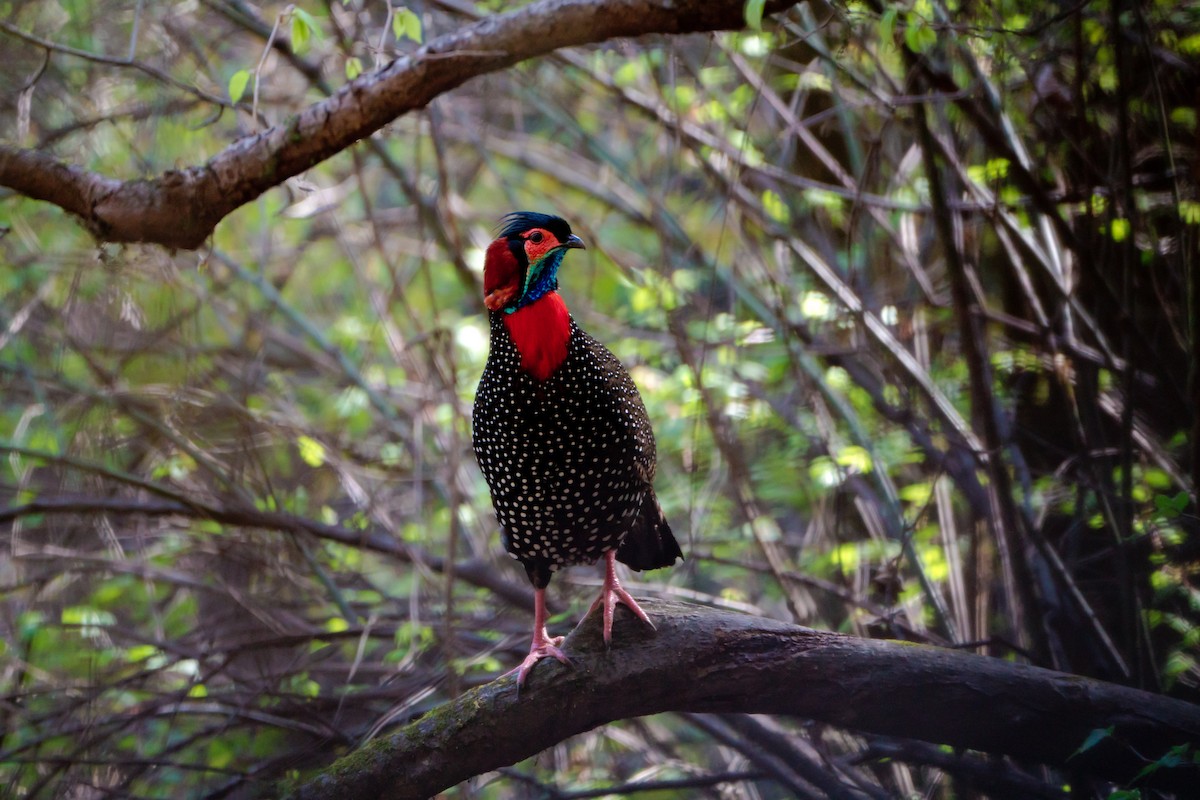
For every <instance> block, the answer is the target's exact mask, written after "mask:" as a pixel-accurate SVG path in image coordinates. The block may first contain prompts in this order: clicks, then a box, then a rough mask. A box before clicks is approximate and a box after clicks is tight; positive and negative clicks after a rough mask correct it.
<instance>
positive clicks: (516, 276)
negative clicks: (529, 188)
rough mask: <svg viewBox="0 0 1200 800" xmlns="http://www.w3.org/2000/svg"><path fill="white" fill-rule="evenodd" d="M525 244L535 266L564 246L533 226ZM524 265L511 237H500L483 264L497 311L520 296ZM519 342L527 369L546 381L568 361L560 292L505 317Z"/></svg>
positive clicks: (489, 302)
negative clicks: (514, 253)
mask: <svg viewBox="0 0 1200 800" xmlns="http://www.w3.org/2000/svg"><path fill="white" fill-rule="evenodd" d="M518 235H519V236H520V238H521V239H522V240H524V245H523V247H524V250H525V258H526V259H527V262H528V263H529V264H534V263H536V262H537V261H538V259H540V258H542V257H543V256H545V255H546V254H547V253H549V252H550V251H551V250H553V249H554V248H556V247H559V246H561V244H562V243H561V242H559V240H558V238H557V237H556V236H555V235H554V234H553V233H551V232H550V231H548V230H546V229H545V228H532V229H530V230H527V231H523V232H521V233H520V234H518ZM522 277H523V276H522V275H521V269H520V264H518V263H517V259H516V258H515V257H514V256H513V254H512V250H510V249H509V240H508V239H503V238H501V239H496V240H495V241H494V242H492V243H491V244H490V245H488V249H487V255H486V256H485V258H484V265H483V302H484V305H486V306H487V307H488V309H489V310H491V311H499V310H501V309H503V308H504V307H506V306H508V305H509V304H510V303H512V301H513V300H515V299H516V298H518V297H520V295H521V292H522V291H524V289H525V287H524V286H523V285H522ZM504 322H505V325H506V326H507V327H508V331H509V335H510V336H512V339H513V344H515V345H516V346H517V350H518V351H519V352H520V353H521V366H522V368H524V369H525V371H526V372H528V373H529V374H531V375H533V377H535V378H537V379H538V380H540V381H544V380H546V379H547V378H549V377H550V376H551V375H552V374H554V371H555V370H556V369H558V366H559V365H560V364H562V362H563V360H564V359H566V357H567V340H568V339H569V338H570V336H571V323H570V317H569V315H568V312H567V304H566V303H564V302H563V299H562V297H560V296H559V294H558V292H549V293H547V294H546V295H545V296H544V297H542V298H541V299H540V300H537V301H536V302H534V303H531V304H529V305H527V306H525V307H524V308H522V309H521V310H520V311H517V312H514V313H512V314H507V315H505V317H504Z"/></svg>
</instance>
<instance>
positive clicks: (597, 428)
mask: <svg viewBox="0 0 1200 800" xmlns="http://www.w3.org/2000/svg"><path fill="white" fill-rule="evenodd" d="M491 316H492V319H491V351H490V353H489V356H488V362H487V367H486V368H485V370H484V373H483V378H482V380H481V381H480V383H479V391H478V394H477V395H476V399H475V409H474V435H473V444H474V447H475V453H476V455H477V457H478V459H479V464H480V467H481V468H482V470H483V474H484V477H485V478H486V479H487V482H488V486H489V487H490V488H491V491H492V500H493V504H494V505H495V508H496V515H497V516H498V517H499V519H500V524H501V526H502V527H503V529H504V544H505V548H506V549H507V550H508V551H509V553H511V554H512V555H513V556H514V557H515V558H517V559H519V560H520V561H521V562H522V564H524V565H525V568H526V570H527V571H528V572H529V575H530V578H531V579H532V580H533V582H534V584H535V585H537V586H544V585H546V583H547V582H548V581H549V579H550V573H551V572H553V571H555V570H557V569H558V568H560V567H562V566H567V565H570V564H582V563H591V562H593V561H595V560H596V559H598V558H599V557H600V556H601V555H603V554H604V553H605V552H607V551H609V550H612V549H614V548H615V549H616V550H617V558H618V559H619V560H621V561H622V562H624V563H626V564H628V565H629V566H631V567H633V568H634V569H639V570H640V569H654V568H656V567H665V566H670V565H671V564H673V563H674V562H675V559H676V558H678V557H682V553H681V552H680V549H679V545H678V543H677V542H676V541H675V538H674V536H673V535H672V533H671V529H670V526H669V525H668V524H667V521H666V519H665V518H664V517H663V515H662V512H661V510H660V509H659V505H658V500H657V499H656V497H655V495H654V489H653V486H652V482H653V480H654V473H655V466H656V454H655V444H654V433H653V431H652V429H651V427H650V420H649V417H648V416H647V414H646V408H645V405H644V404H643V403H642V399H641V396H640V395H639V394H638V391H637V388H636V387H635V386H634V384H633V381H632V379H630V377H629V374H628V373H627V372H626V371H625V368H624V367H623V366H622V365H621V363H620V362H619V361H618V360H617V358H616V356H614V355H613V354H612V353H611V352H609V351H608V349H607V348H605V347H604V346H603V345H601V344H600V343H599V342H597V341H596V340H595V339H593V338H592V337H591V336H589V335H588V334H587V333H585V332H584V331H583V330H581V329H580V328H579V327H578V326H577V325H576V324H575V321H574V320H573V319H572V320H571V322H570V338H569V340H568V344H567V355H566V358H565V360H563V362H562V363H561V364H560V365H559V366H558V368H557V369H556V370H555V371H554V373H553V374H551V375H550V376H549V377H548V378H547V379H546V380H537V379H536V378H534V377H533V376H532V375H530V374H529V373H528V372H527V371H525V370H523V369H522V368H521V356H520V354H519V352H518V351H517V347H516V345H515V344H514V343H513V341H512V337H511V336H510V335H509V331H508V329H507V326H506V325H505V324H504V319H503V315H502V314H499V313H494V314H492V315H491Z"/></svg>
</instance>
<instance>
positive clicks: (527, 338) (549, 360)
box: [504, 292, 571, 381]
mask: <svg viewBox="0 0 1200 800" xmlns="http://www.w3.org/2000/svg"><path fill="white" fill-rule="evenodd" d="M504 324H505V325H507V326H508V335H509V336H511V337H512V340H513V344H515V345H516V346H517V351H518V352H519V353H520V354H521V368H522V369H524V370H525V371H526V372H528V373H529V374H530V375H532V376H533V377H535V378H537V379H538V380H539V381H544V380H546V379H547V378H549V377H550V376H551V375H553V374H554V371H555V370H556V369H558V367H559V365H560V364H562V362H563V361H565V360H566V358H567V341H568V340H569V339H570V338H571V321H570V317H569V316H568V315H567V304H566V303H564V302H563V299H562V297H560V296H559V294H558V292H550V293H549V294H547V295H546V296H545V297H542V298H541V299H540V300H537V301H536V302H534V303H531V304H530V305H527V306H525V307H524V308H522V309H521V310H520V311H515V312H513V313H512V314H506V315H505V316H504Z"/></svg>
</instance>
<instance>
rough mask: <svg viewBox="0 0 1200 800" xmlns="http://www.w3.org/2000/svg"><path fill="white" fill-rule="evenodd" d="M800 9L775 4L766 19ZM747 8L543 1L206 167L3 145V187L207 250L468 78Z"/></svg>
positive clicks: (717, 2) (435, 47)
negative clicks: (99, 168)
mask: <svg viewBox="0 0 1200 800" xmlns="http://www.w3.org/2000/svg"><path fill="white" fill-rule="evenodd" d="M794 4H795V0H773V2H770V3H768V4H767V9H768V11H771V10H778V9H780V8H785V7H787V6H791V5H794ZM744 5H745V4H744V1H743V0H539V2H535V3H531V4H529V5H527V6H524V7H522V8H520V9H517V10H515V11H512V12H509V13H507V14H500V15H497V16H494V17H488V18H487V19H483V20H480V21H479V22H476V23H474V24H472V25H468V26H466V27H464V28H462V29H461V30H459V31H456V32H455V33H452V34H448V35H446V36H441V37H439V38H437V39H434V40H433V41H431V42H429V43H428V44H427V45H425V46H424V47H422V48H421V49H420V50H418V51H416V52H415V53H413V54H412V55H406V56H402V57H400V58H398V59H396V60H395V61H393V62H392V63H391V64H389V65H388V66H386V67H384V68H383V69H381V70H378V71H376V72H371V73H366V74H364V75H362V76H360V77H359V78H357V79H356V80H354V81H351V82H350V83H348V84H346V85H345V86H343V87H342V88H341V89H339V90H338V91H337V92H335V93H334V94H333V95H331V96H330V97H328V98H326V99H324V100H321V101H319V102H317V103H314V104H312V105H310V106H309V107H308V108H306V109H304V110H303V111H302V112H300V113H299V114H297V115H295V116H293V117H291V118H289V119H288V120H286V121H285V122H283V123H281V124H279V125H276V126H274V127H272V128H270V129H268V130H266V131H263V132H262V133H259V134H256V135H253V136H247V137H243V138H242V139H239V140H238V141H236V142H234V143H233V144H231V145H230V146H229V147H227V148H225V149H224V150H222V151H221V152H220V153H218V154H216V155H215V156H213V157H212V158H210V159H209V160H208V162H207V163H205V164H203V165H199V166H192V167H186V168H184V169H179V170H171V171H168V172H165V173H163V174H162V175H160V176H159V177H157V178H153V179H151V180H131V181H120V180H117V179H114V178H112V177H108V176H104V175H99V174H96V173H93V172H88V171H87V170H84V169H81V168H79V167H77V166H71V165H67V164H64V163H62V162H60V161H58V160H56V159H54V158H53V157H51V156H50V155H48V154H45V153H42V152H39V151H34V150H23V149H20V148H16V147H11V146H7V145H0V186H7V187H9V188H11V189H14V190H16V191H17V192H20V193H21V194H24V195H26V196H28V197H32V198H34V199H37V200H45V201H47V202H50V203H54V204H55V205H58V206H60V207H61V208H63V209H65V210H67V211H70V212H71V213H72V214H75V215H76V216H78V217H79V218H80V219H81V220H82V221H83V223H84V224H85V225H86V226H87V227H88V229H89V230H91V231H92V233H93V234H94V235H95V236H96V237H97V238H98V239H100V240H102V241H110V242H152V243H157V244H162V245H166V246H168V247H177V248H183V249H193V248H196V247H199V246H200V245H201V244H203V242H204V240H205V239H206V238H207V237H208V236H209V234H211V233H212V231H213V228H215V227H216V225H217V223H218V222H220V221H221V220H222V219H224V218H225V217H226V216H227V215H228V214H230V213H231V212H232V211H234V210H235V209H237V208H239V207H241V206H242V205H244V204H245V203H248V202H250V201H251V200H253V199H254V198H256V197H258V196H259V195H261V194H262V193H263V192H265V191H267V190H268V189H270V188H272V187H274V186H277V185H279V184H280V183H282V182H283V181H285V180H287V179H288V178H291V177H293V176H295V175H298V174H300V173H301V172H303V171H304V170H306V169H309V168H310V167H312V166H314V165H315V164H318V163H320V162H321V161H324V160H325V159H327V158H329V157H330V156H333V155H335V154H337V153H339V152H341V151H342V150H344V149H346V148H347V147H349V146H350V145H352V144H354V143H355V142H357V141H359V140H360V139H363V138H365V137H367V136H370V135H371V134H373V133H375V132H376V131H378V130H379V129H380V128H382V127H383V126H384V125H386V124H388V123H389V122H391V121H392V120H394V119H396V118H397V117H399V116H401V115H403V114H406V113H408V112H410V111H414V110H416V109H420V108H423V107H425V106H426V105H428V104H429V103H430V102H431V101H432V100H433V99H434V98H436V97H438V96H439V95H441V94H442V93H444V92H447V91H449V90H451V89H453V88H455V87H456V86H460V85H462V84H463V83H465V82H466V81H468V80H470V79H471V78H474V77H477V76H479V75H483V74H486V73H489V72H495V71H497V70H501V69H504V68H506V67H510V66H512V65H513V64H517V63H519V62H521V61H525V60H527V59H530V58H535V57H537V56H543V55H546V54H548V53H551V52H553V51H554V50H557V49H559V48H562V47H573V46H576V45H582V44H593V43H597V42H603V41H606V40H608V39H612V38H616V37H622V36H641V35H644V34H650V33H665V34H681V33H695V32H699V31H717V30H728V29H732V28H739V27H741V26H742V25H743V24H744V17H743V13H744Z"/></svg>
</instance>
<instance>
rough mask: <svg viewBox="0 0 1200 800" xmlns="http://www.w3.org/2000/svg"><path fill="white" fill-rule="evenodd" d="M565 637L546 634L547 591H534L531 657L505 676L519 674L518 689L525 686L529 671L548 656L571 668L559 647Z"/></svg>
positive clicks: (526, 657)
mask: <svg viewBox="0 0 1200 800" xmlns="http://www.w3.org/2000/svg"><path fill="white" fill-rule="evenodd" d="M562 640H563V637H561V636H554V637H551V636H550V634H548V633H546V590H545V589H534V590H533V644H531V645H530V646H529V655H527V656H525V660H524V661H522V662H521V663H520V664H518V665H517V666H516V667H514V668H512V669H511V670H509V671H508V672H506V673H504V674H505V675H512V674H513V673H514V672H515V673H517V688H518V689H519V688H520V687H522V686H524V685H525V678H526V677H527V676H528V675H529V671H530V670H531V669H533V665H534V664H536V663H537V662H539V661H541V660H542V659H543V658H545V657H546V656H554V657H555V658H557V659H558V660H559V661H561V662H562V663H564V664H566V665H567V666H568V667H569V666H571V660H570V659H569V658H567V657H566V655H564V654H563V651H562V650H559V649H558V645H560V644H562Z"/></svg>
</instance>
